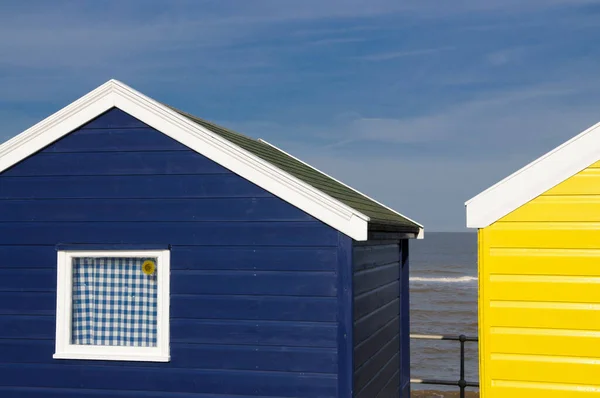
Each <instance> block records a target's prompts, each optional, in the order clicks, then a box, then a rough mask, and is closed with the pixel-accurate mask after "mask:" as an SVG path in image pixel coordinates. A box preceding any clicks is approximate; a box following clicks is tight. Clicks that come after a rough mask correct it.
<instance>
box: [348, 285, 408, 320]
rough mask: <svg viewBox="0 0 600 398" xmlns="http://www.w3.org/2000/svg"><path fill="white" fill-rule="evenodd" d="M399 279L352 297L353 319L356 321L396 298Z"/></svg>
mask: <svg viewBox="0 0 600 398" xmlns="http://www.w3.org/2000/svg"><path fill="white" fill-rule="evenodd" d="M399 285H400V283H399V281H397V280H395V281H392V282H391V283H389V284H387V285H384V286H382V287H380V288H378V289H375V290H371V291H368V292H366V293H363V294H361V295H358V296H355V297H354V320H356V321H358V320H360V319H361V318H363V317H364V316H367V315H368V314H370V313H372V312H373V311H375V310H377V309H378V308H381V307H383V306H384V305H386V304H387V303H389V302H391V301H393V300H396V299H398V297H399V293H398V292H399V289H400V286H399Z"/></svg>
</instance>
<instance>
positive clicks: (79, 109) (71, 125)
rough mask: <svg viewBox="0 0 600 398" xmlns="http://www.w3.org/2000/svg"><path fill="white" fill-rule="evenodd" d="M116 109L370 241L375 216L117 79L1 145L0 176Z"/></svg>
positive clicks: (354, 234) (332, 223)
mask: <svg viewBox="0 0 600 398" xmlns="http://www.w3.org/2000/svg"><path fill="white" fill-rule="evenodd" d="M112 107H117V108H119V109H121V110H122V111H124V112H126V113H128V114H130V115H131V116H133V117H135V118H137V119H139V120H140V121H142V122H143V123H146V124H148V125H149V126H151V127H153V128H155V129H156V130H158V131H160V132H161V133H163V134H165V135H167V136H169V137H171V138H173V139H174V140H176V141H178V142H180V143H182V144H183V145H185V146H187V147H189V148H190V149H192V150H194V151H196V152H198V153H200V154H202V155H204V156H206V157H207V158H209V159H211V160H213V161H214V162H216V163H218V164H220V165H222V166H223V167H225V168H227V169H229V170H231V171H232V172H234V173H236V174H238V175H240V176H241V177H243V178H245V179H247V180H248V181H250V182H252V183H254V184H256V185H258V186H260V187H261V188H263V189H265V190H267V191H269V192H271V193H272V194H273V195H275V196H277V197H279V198H281V199H282V200H284V201H286V202H288V203H290V204H292V205H293V206H295V207H297V208H299V209H301V210H303V211H305V212H306V213H308V214H310V215H311V216H313V217H315V218H316V219H318V220H320V221H322V222H324V223H325V224H327V225H329V226H331V227H333V228H335V229H337V230H338V231H340V232H342V233H344V234H346V235H348V236H349V237H351V238H352V239H354V240H357V241H363V240H367V231H368V222H369V217H367V216H366V215H364V214H362V213H360V212H358V211H356V210H354V209H352V208H351V207H349V206H347V205H345V204H344V203H342V202H340V201H338V200H336V199H334V198H332V197H330V196H328V195H326V194H325V193H323V192H321V191H319V190H317V189H315V188H314V187H312V186H310V185H308V184H306V183H305V182H303V181H301V180H299V179H297V178H296V177H294V176H292V175H290V174H288V173H286V172H284V171H283V170H281V169H279V168H277V167H275V166H273V165H271V164H270V163H268V162H265V161H263V160H262V159H260V158H259V157H257V156H255V155H253V154H251V153H250V152H248V151H246V150H244V149H242V148H240V147H239V146H237V145H235V144H233V143H231V142H229V141H227V140H225V139H224V138H222V137H220V136H219V135H217V134H214V133H212V132H211V131H210V130H208V129H206V128H204V127H202V126H200V125H198V124H196V123H194V122H192V121H191V120H189V119H188V118H186V117H184V116H182V115H180V114H179V113H177V112H175V111H173V110H172V109H170V108H168V107H167V106H165V105H163V104H161V103H159V102H157V101H155V100H153V99H151V98H149V97H147V96H145V95H143V94H141V93H139V92H138V91H136V90H134V89H132V88H131V87H128V86H127V85H125V84H123V83H121V82H119V81H116V80H110V81H108V82H107V83H105V84H103V85H102V86H100V87H98V88H97V89H95V90H94V91H92V92H90V93H89V94H87V95H86V96H84V97H82V98H80V99H79V100H77V101H75V102H73V103H72V104H70V105H68V106H67V107H65V108H63V109H62V110H60V111H58V112H57V113H55V114H54V115H52V116H50V117H48V118H47V119H45V120H43V121H41V122H40V123H38V124H36V125H35V126H33V127H31V128H30V129H28V130H26V131H24V132H23V133H21V134H19V135H17V136H16V137H14V138H12V139H11V140H9V141H7V142H6V143H4V144H2V145H0V172H2V171H4V170H6V169H8V168H9V167H11V166H13V165H14V164H16V163H18V162H20V161H21V160H23V159H25V158H27V157H28V156H31V155H32V154H34V153H35V152H37V151H39V150H41V149H42V148H44V147H46V146H47V145H50V144H51V143H53V142H54V141H56V140H58V139H60V138H62V137H63V136H65V135H67V134H69V133H70V132H71V131H73V130H75V129H76V128H78V127H80V126H81V125H83V124H85V123H86V122H88V121H90V120H92V119H94V118H95V117H97V116H99V115H101V114H102V113H104V112H106V111H107V110H109V109H110V108H112Z"/></svg>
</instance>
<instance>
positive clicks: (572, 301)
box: [480, 163, 600, 398]
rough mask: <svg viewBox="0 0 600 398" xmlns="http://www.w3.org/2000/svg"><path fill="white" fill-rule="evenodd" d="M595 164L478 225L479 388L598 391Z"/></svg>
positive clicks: (599, 264)
mask: <svg viewBox="0 0 600 398" xmlns="http://www.w3.org/2000/svg"><path fill="white" fill-rule="evenodd" d="M598 187H600V163H597V164H594V165H592V166H590V167H589V168H587V169H585V170H583V171H581V172H580V173H578V174H576V175H575V176H573V177H571V178H570V179H568V180H566V181H565V182H563V183H561V184H559V185H558V186H556V187H554V188H552V189H551V190H549V191H548V192H546V193H544V194H543V195H541V196H539V197H537V198H536V199H534V200H532V201H531V202H529V203H527V204H525V205H524V206H522V207H521V208H519V209H517V210H515V211H514V212H512V213H511V214H509V215H507V216H506V217H504V218H503V219H501V220H500V221H498V222H496V223H495V224H493V225H491V226H490V227H488V228H485V229H484V230H482V231H481V232H480V247H481V249H480V250H481V260H482V261H481V264H480V272H481V278H480V279H481V282H480V283H481V292H482V294H481V303H480V305H481V307H482V309H481V319H480V322H481V333H482V336H483V342H482V350H481V353H482V368H483V372H482V384H483V388H484V396H485V397H488V398H500V397H508V396H510V397H515V398H520V397H527V398H532V397H545V398H547V397H551V398H552V397H567V396H568V397H574V398H579V397H582V398H583V397H591V396H596V395H597V394H598V393H600V382H599V381H598V374H599V372H600V365H599V364H600V350H599V349H598V343H599V342H600V320H599V319H600V318H599V316H598V314H599V313H600V261H599V260H600V232H599V231H600V196H599V195H600V190H599V188H598Z"/></svg>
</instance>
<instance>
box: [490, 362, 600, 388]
mask: <svg viewBox="0 0 600 398" xmlns="http://www.w3.org/2000/svg"><path fill="white" fill-rule="evenodd" d="M489 368H490V369H489V372H490V376H491V377H492V379H496V380H515V381H537V382H541V383H561V384H562V383H564V384H584V385H586V384H587V385H589V384H595V383H598V380H599V379H600V377H599V376H600V359H599V358H579V357H554V356H543V355H516V354H492V356H491V358H490V364H489Z"/></svg>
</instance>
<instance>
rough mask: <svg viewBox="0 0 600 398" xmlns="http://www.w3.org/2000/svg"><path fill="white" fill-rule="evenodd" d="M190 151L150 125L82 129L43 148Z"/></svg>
mask: <svg viewBox="0 0 600 398" xmlns="http://www.w3.org/2000/svg"><path fill="white" fill-rule="evenodd" d="M117 151H125V152H133V151H139V152H142V151H191V149H190V148H188V147H186V146H185V145H183V144H181V143H180V142H178V141H175V140H174V139H172V138H171V137H169V136H167V135H165V134H162V133H160V132H158V131H156V130H154V129H152V128H128V129H82V130H78V131H77V132H76V133H73V134H69V135H67V136H66V137H64V138H62V139H61V140H59V141H57V142H55V143H54V144H52V145H50V146H49V147H47V148H45V149H44V150H43V152H117Z"/></svg>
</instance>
